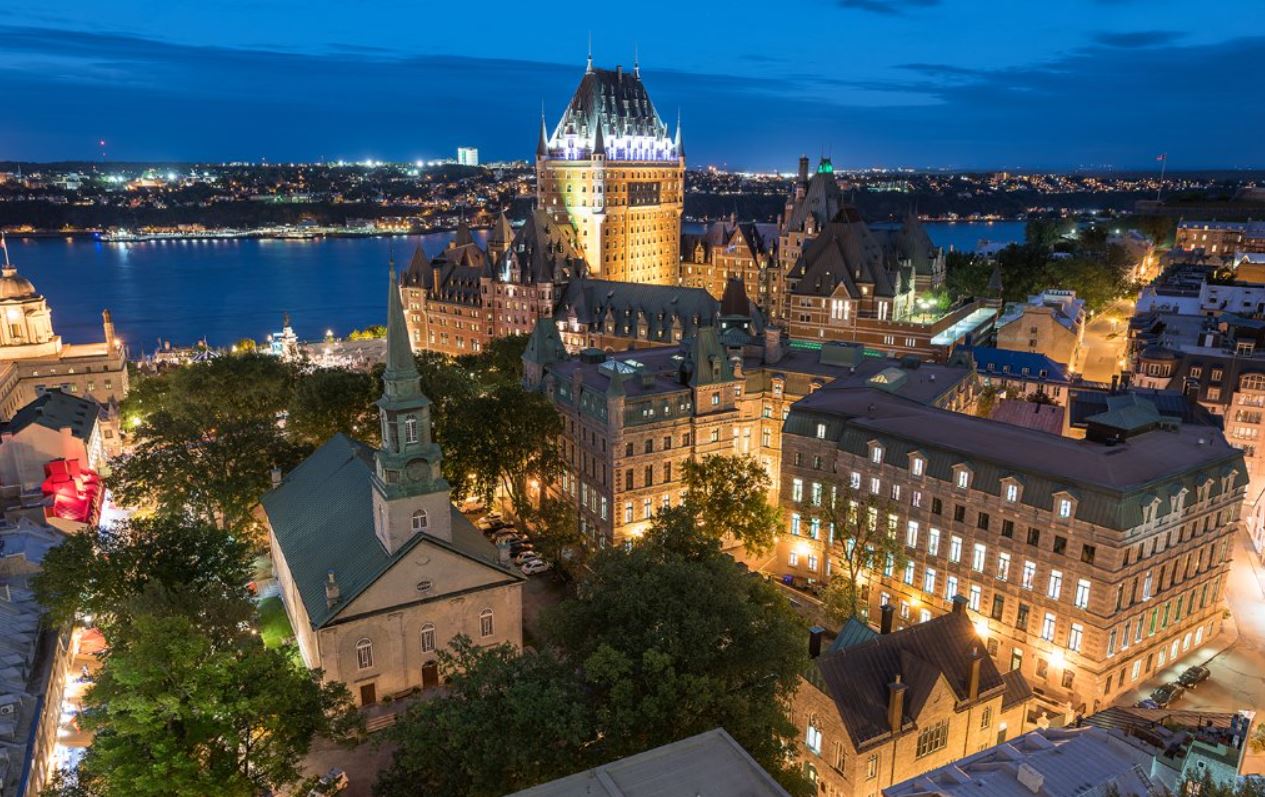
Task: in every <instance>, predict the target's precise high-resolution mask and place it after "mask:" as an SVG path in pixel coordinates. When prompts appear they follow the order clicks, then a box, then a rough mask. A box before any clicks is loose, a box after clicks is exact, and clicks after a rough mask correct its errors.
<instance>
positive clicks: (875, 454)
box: [870, 446, 883, 465]
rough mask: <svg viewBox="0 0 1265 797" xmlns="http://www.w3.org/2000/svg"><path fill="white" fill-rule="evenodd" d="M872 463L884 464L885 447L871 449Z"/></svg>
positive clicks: (872, 447)
mask: <svg viewBox="0 0 1265 797" xmlns="http://www.w3.org/2000/svg"><path fill="white" fill-rule="evenodd" d="M870 462H873V463H874V464H875V465H881V464H883V447H882V446H871V447H870Z"/></svg>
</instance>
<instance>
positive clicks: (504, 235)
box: [488, 209, 514, 244]
mask: <svg viewBox="0 0 1265 797" xmlns="http://www.w3.org/2000/svg"><path fill="white" fill-rule="evenodd" d="M512 240H514V227H513V226H512V225H511V224H510V217H509V216H507V215H505V211H504V209H502V210H501V212H500V213H499V214H498V215H497V217H496V226H495V227H493V228H492V234H491V235H490V236H489V237H488V241H489V242H496V243H506V244H508V243H509V242H510V241H512Z"/></svg>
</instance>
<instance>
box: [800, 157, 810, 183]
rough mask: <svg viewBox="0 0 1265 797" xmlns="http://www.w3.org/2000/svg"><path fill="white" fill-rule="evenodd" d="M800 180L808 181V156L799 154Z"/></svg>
mask: <svg viewBox="0 0 1265 797" xmlns="http://www.w3.org/2000/svg"><path fill="white" fill-rule="evenodd" d="M799 181H800V182H801V183H806V182H808V156H807V155H800V156H799Z"/></svg>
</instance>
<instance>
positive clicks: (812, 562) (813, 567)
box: [808, 554, 817, 573]
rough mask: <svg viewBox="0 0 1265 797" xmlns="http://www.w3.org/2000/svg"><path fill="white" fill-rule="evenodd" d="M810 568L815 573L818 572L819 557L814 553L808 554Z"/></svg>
mask: <svg viewBox="0 0 1265 797" xmlns="http://www.w3.org/2000/svg"><path fill="white" fill-rule="evenodd" d="M808 569H809V570H811V571H813V572H814V573H816V572H817V557H816V556H814V555H813V554H809V555H808Z"/></svg>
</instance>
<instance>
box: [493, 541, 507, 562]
mask: <svg viewBox="0 0 1265 797" xmlns="http://www.w3.org/2000/svg"><path fill="white" fill-rule="evenodd" d="M496 554H497V558H498V559H499V560H500V562H501V564H503V565H508V564H509V563H510V547H509V545H508V544H507V543H501V544H500V545H498V546H496Z"/></svg>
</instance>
